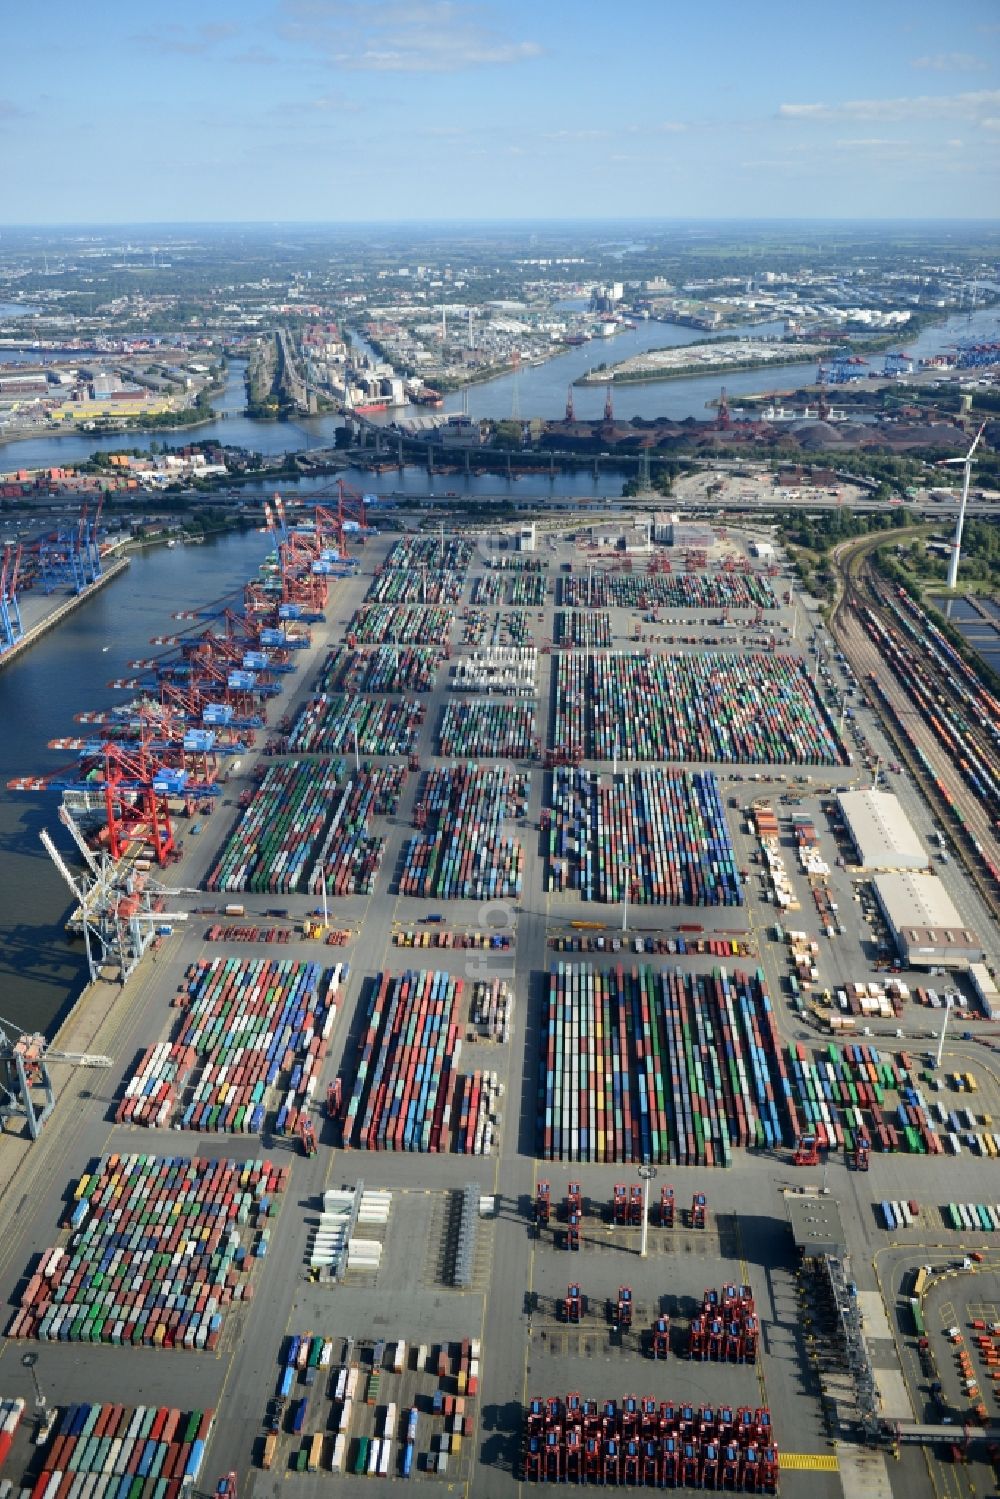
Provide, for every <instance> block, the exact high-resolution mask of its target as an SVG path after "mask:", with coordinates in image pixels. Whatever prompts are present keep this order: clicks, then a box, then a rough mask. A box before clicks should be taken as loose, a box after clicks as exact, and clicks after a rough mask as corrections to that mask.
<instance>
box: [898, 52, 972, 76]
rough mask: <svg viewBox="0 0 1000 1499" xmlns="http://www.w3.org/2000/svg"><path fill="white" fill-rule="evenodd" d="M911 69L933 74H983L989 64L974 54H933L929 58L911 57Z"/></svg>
mask: <svg viewBox="0 0 1000 1499" xmlns="http://www.w3.org/2000/svg"><path fill="white" fill-rule="evenodd" d="M910 66H911V67H912V68H929V69H930V70H931V71H932V72H934V73H984V72H985V71H986V70H987V68H988V67H989V64H988V63H987V62H986V61H985V59H983V58H982V57H977V56H976V54H975V53H974V52H934V53H932V54H931V55H930V56H929V57H913V58H911V59H910Z"/></svg>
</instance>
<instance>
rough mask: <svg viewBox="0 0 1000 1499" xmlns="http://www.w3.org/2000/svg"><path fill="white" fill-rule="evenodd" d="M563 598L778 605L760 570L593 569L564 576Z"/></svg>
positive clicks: (605, 602)
mask: <svg viewBox="0 0 1000 1499" xmlns="http://www.w3.org/2000/svg"><path fill="white" fill-rule="evenodd" d="M559 582H560V591H559V602H560V603H561V604H567V605H569V606H570V607H571V608H572V607H579V606H584V607H587V606H589V607H591V608H598V609H607V608H608V607H611V608H614V609H654V608H666V609H776V608H777V607H778V601H777V599H776V598H775V596H774V589H773V588H772V587H771V583H770V580H769V579H768V578H766V577H764V576H763V575H761V574H760V573H736V572H732V573H725V572H720V573H715V574H713V575H711V576H702V575H700V574H697V573H690V572H688V573H680V572H657V573H653V572H649V573H619V572H604V571H596V570H595V571H592V572H590V573H588V575H587V576H586V577H584V576H583V574H582V573H580V574H575V575H573V576H570V577H563V578H560V580H559Z"/></svg>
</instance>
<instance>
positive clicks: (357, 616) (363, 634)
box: [347, 604, 455, 648]
mask: <svg viewBox="0 0 1000 1499" xmlns="http://www.w3.org/2000/svg"><path fill="white" fill-rule="evenodd" d="M454 622H455V615H454V612H453V611H452V610H451V609H441V608H431V607H430V606H427V607H426V608H425V607H424V606H423V605H420V604H366V605H363V606H362V608H360V609H358V610H356V611H355V613H354V614H353V615H352V617H351V621H350V624H349V625H348V627H347V644H348V645H349V646H351V647H352V648H353V647H354V646H356V645H391V644H393V643H395V644H396V645H446V644H447V642H448V636H449V634H450V633H451V627H452V625H453V624H454Z"/></svg>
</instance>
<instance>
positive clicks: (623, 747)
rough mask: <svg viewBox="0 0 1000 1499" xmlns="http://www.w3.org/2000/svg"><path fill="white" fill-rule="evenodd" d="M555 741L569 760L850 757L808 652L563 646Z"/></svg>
mask: <svg viewBox="0 0 1000 1499" xmlns="http://www.w3.org/2000/svg"><path fill="white" fill-rule="evenodd" d="M552 743H553V746H554V748H556V749H557V750H558V751H559V752H560V753H561V754H564V755H565V756H566V757H567V759H570V760H572V759H574V758H581V757H584V758H589V759H596V760H611V759H613V758H614V756H615V755H616V754H617V756H618V758H619V759H624V760H684V761H694V762H699V761H701V762H704V761H713V762H717V763H720V762H721V763H726V764H729V763H734V762H735V763H739V764H751V765H788V764H804V765H841V764H846V763H848V762H847V751H846V749H845V748H844V745H843V744H842V742H841V741H840V739H839V738H838V736H837V733H836V730H835V728H834V725H833V722H832V720H831V719H830V716H829V714H828V713H827V710H826V708H825V707H824V705H823V704H822V703H821V702H820V700H819V698H818V697H817V695H816V690H815V688H814V686H813V684H812V682H811V681H810V679H809V676H808V674H807V671H806V665H805V662H804V661H803V660H802V659H801V658H800V657H798V656H785V655H760V654H751V653H747V654H742V655H733V656H721V655H719V654H718V652H711V651H705V652H697V653H692V654H690V655H676V656H675V655H657V656H645V655H641V656H640V655H626V654H623V653H621V652H617V651H608V652H606V653H604V654H600V655H595V654H591V653H584V652H567V651H564V652H562V653H561V654H560V656H559V659H558V663H557V667H556V711H555V714H554V715H553V736H552Z"/></svg>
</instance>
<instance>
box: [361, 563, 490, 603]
mask: <svg viewBox="0 0 1000 1499" xmlns="http://www.w3.org/2000/svg"><path fill="white" fill-rule="evenodd" d="M464 582H465V579H464V576H463V574H462V573H456V572H449V571H442V570H440V569H438V568H434V567H424V566H420V567H417V568H414V569H413V571H412V572H411V571H409V570H406V569H404V568H401V567H386V568H383V569H382V571H381V572H379V573H376V574H375V576H374V578H372V580H371V582H370V583H369V585H368V592H367V593H366V594H365V603H366V604H457V603H458V601H459V599H460V598H461V597H462V587H463V585H464Z"/></svg>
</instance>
